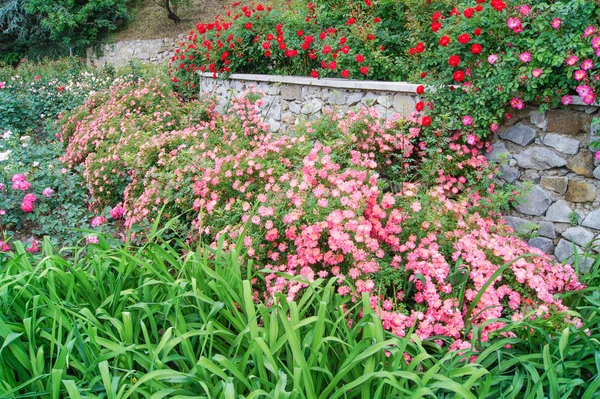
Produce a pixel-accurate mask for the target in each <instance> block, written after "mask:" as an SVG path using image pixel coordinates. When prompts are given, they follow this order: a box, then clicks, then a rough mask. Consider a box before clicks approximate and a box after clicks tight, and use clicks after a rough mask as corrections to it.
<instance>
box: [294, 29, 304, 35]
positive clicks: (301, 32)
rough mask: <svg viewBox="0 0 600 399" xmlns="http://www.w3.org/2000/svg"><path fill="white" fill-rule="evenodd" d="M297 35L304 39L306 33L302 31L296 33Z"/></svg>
mask: <svg viewBox="0 0 600 399" xmlns="http://www.w3.org/2000/svg"><path fill="white" fill-rule="evenodd" d="M296 34H297V35H298V37H302V36H304V31H303V30H302V29H300V30H299V31H298V32H296Z"/></svg>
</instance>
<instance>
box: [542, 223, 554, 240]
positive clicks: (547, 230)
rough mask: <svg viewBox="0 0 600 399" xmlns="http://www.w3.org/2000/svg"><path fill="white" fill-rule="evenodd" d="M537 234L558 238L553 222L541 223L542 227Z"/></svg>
mask: <svg viewBox="0 0 600 399" xmlns="http://www.w3.org/2000/svg"><path fill="white" fill-rule="evenodd" d="M537 233H538V234H539V235H540V236H542V237H547V238H556V230H555V229H554V223H551V222H540V227H539V228H538V230H537Z"/></svg>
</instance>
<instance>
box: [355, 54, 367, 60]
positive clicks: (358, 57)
mask: <svg viewBox="0 0 600 399" xmlns="http://www.w3.org/2000/svg"><path fill="white" fill-rule="evenodd" d="M364 60H365V57H364V56H363V55H362V54H357V55H356V62H364Z"/></svg>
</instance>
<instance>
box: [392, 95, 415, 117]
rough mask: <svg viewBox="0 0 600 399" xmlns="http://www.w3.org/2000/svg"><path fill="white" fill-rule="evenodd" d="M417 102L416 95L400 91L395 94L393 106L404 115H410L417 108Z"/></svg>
mask: <svg viewBox="0 0 600 399" xmlns="http://www.w3.org/2000/svg"><path fill="white" fill-rule="evenodd" d="M416 104H417V101H416V100H415V97H413V96H407V95H404V94H400V93H398V94H396V95H394V100H393V101H392V106H393V107H394V109H395V110H396V112H398V113H399V114H400V115H402V116H404V117H407V116H409V115H410V114H411V113H412V112H413V111H414V110H415V105H416Z"/></svg>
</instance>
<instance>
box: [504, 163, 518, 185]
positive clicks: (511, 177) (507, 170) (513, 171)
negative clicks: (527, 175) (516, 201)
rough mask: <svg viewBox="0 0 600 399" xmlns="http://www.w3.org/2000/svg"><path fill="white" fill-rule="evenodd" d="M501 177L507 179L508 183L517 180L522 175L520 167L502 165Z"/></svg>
mask: <svg viewBox="0 0 600 399" xmlns="http://www.w3.org/2000/svg"><path fill="white" fill-rule="evenodd" d="M499 176H500V178H501V179H503V180H505V181H506V182H508V183H512V182H514V181H515V180H517V179H518V178H519V176H521V173H520V172H519V169H517V168H513V167H512V166H508V165H504V164H502V165H500V174H499Z"/></svg>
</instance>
